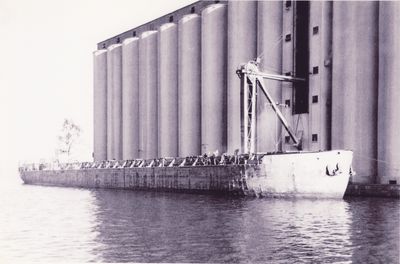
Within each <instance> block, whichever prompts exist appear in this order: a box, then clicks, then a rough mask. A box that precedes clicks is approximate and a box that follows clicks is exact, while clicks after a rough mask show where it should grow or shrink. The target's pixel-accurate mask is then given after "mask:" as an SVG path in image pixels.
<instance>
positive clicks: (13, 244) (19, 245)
mask: <svg viewBox="0 0 400 264" xmlns="http://www.w3.org/2000/svg"><path fill="white" fill-rule="evenodd" d="M1 196H2V198H1V200H0V212H1V214H0V263H14V262H15V261H22V262H28V263H31V262H36V261H40V262H48V263H55V262H93V261H94V262H213V263H215V262H219V263H255V262H259V263H399V246H400V243H399V239H400V235H399V219H400V202H399V200H395V199H379V198H352V199H344V200H305V199H298V200H289V199H256V198H235V197H226V196H211V195H192V194H173V193H152V192H132V191H115V190H85V189H73V188H58V187H41V186H29V185H22V184H17V185H15V186H13V188H4V190H3V189H2V190H1Z"/></svg>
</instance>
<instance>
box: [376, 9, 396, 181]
mask: <svg viewBox="0 0 400 264" xmlns="http://www.w3.org/2000/svg"><path fill="white" fill-rule="evenodd" d="M399 36H400V3H399V2H380V3H379V91H378V94H379V103H378V179H377V182H378V183H382V184H388V183H397V184H399V183H400V152H399V149H400V139H399V135H398V133H399V131H400V106H399V103H400V81H399V76H400V39H399Z"/></svg>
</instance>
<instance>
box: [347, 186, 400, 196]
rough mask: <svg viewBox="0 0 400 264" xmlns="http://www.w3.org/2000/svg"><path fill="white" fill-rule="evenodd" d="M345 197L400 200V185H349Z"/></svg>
mask: <svg viewBox="0 0 400 264" xmlns="http://www.w3.org/2000/svg"><path fill="white" fill-rule="evenodd" d="M345 196H369V197H390V198H400V184H360V183H355V184H349V185H348V186H347V190H346V193H345Z"/></svg>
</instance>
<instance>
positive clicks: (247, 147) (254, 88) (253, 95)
mask: <svg viewBox="0 0 400 264" xmlns="http://www.w3.org/2000/svg"><path fill="white" fill-rule="evenodd" d="M237 74H238V75H239V77H240V79H241V89H242V95H243V96H242V100H241V104H242V110H243V111H242V117H243V118H242V122H243V123H242V131H243V134H242V150H243V152H244V153H248V154H251V153H255V145H256V142H255V140H256V120H257V119H256V107H257V92H258V87H259V88H260V89H261V91H262V93H263V94H264V95H265V97H266V98H267V100H268V102H269V103H270V105H271V107H272V109H273V110H274V112H275V113H276V115H277V116H278V118H279V120H280V121H281V123H282V125H283V126H284V128H285V129H286V131H287V132H288V134H289V136H290V138H291V139H292V140H293V142H294V146H295V147H296V148H297V149H299V150H300V149H301V139H299V138H297V137H296V135H295V133H294V131H293V129H292V128H291V127H290V125H289V123H288V122H287V120H286V118H285V117H284V116H283V114H282V112H281V111H280V110H279V108H278V107H277V104H276V102H275V100H274V99H273V98H272V96H271V95H270V94H269V92H268V90H267V89H266V87H265V85H264V80H263V79H264V78H265V79H271V80H277V81H284V82H299V81H304V79H301V78H295V77H291V76H285V75H277V74H269V73H264V72H260V71H259V69H258V66H257V62H255V61H250V62H248V63H246V64H244V65H242V66H241V68H240V69H239V70H238V71H237Z"/></svg>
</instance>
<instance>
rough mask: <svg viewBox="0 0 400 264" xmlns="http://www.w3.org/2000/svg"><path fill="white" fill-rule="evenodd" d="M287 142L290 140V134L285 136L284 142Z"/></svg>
mask: <svg viewBox="0 0 400 264" xmlns="http://www.w3.org/2000/svg"><path fill="white" fill-rule="evenodd" d="M289 142H290V136H285V143H286V144H289Z"/></svg>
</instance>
